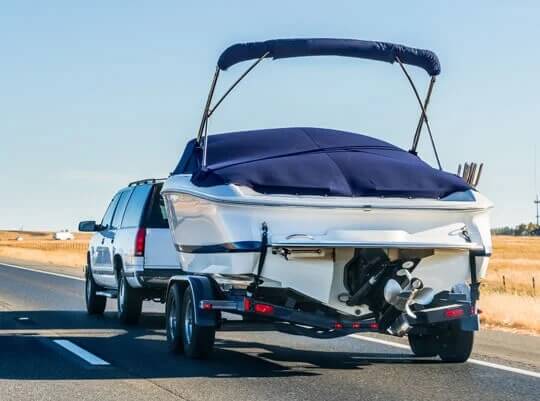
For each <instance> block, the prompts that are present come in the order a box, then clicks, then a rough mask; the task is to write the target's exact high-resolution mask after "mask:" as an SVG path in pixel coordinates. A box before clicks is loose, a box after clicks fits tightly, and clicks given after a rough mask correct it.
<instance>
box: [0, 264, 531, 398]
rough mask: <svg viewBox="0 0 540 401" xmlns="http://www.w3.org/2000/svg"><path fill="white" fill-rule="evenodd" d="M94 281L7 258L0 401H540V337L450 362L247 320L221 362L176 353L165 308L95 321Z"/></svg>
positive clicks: (1, 276) (502, 342) (493, 337)
mask: <svg viewBox="0 0 540 401" xmlns="http://www.w3.org/2000/svg"><path fill="white" fill-rule="evenodd" d="M83 288H84V283H83V281H81V280H80V279H74V278H67V277H61V276H55V275H50V274H44V273H39V272H33V271H28V270H21V269H17V268H14V267H9V266H6V265H1V264H0V400H2V401H11V400H17V401H24V400H55V401H60V400H69V401H73V400H77V401H84V400H92V401H95V400H99V401H106V400H115V401H120V400H130V401H135V400H145V401H148V400H155V401H158V400H204V401H212V400H235V401H236V400H280V401H283V400H321V401H330V400H379V399H380V400H384V401H389V400H430V401H432V400H459V399H462V400H470V399H473V400H475V401H479V400H489V401H495V400H520V401H525V400H538V399H540V341H539V340H538V338H537V337H532V336H522V335H516V334H509V333H499V332H492V331H486V332H481V333H479V335H478V336H477V342H476V345H475V353H474V362H472V363H471V362H469V363H465V364H443V363H441V362H440V361H439V360H437V359H430V358H427V359H418V358H414V357H413V356H412V355H411V352H410V350H408V349H407V347H403V345H401V347H400V343H399V340H396V339H394V338H391V337H381V336H371V337H367V339H366V337H365V336H362V337H361V338H357V337H346V338H342V339H335V340H313V339H309V338H303V337H295V336H288V335H285V334H281V333H276V332H274V331H272V330H269V329H267V328H265V327H264V326H256V327H252V326H246V325H243V324H242V323H240V322H237V323H231V324H230V325H229V327H228V328H225V329H224V331H220V332H219V333H218V338H217V344H216V350H215V352H214V354H213V356H212V358H211V359H210V360H207V361H192V360H188V359H186V358H184V357H183V356H178V355H170V354H168V353H167V350H166V342H165V336H164V319H163V315H162V311H163V306H161V305H159V304H148V306H147V307H145V308H146V309H145V314H144V317H143V319H142V321H141V323H140V324H139V325H138V326H136V327H133V328H129V329H126V328H125V327H122V326H121V325H119V324H118V322H117V321H116V319H115V313H114V311H115V306H114V303H113V302H111V301H109V303H110V305H109V306H108V309H107V313H106V314H105V316H104V317H89V316H87V315H86V314H85V312H84V299H83ZM248 328H251V330H249V331H248V330H247V329H248ZM58 340H60V341H58ZM66 340H67V341H66ZM373 341H395V342H396V343H397V346H394V345H388V344H384V343H380V342H373ZM401 344H402V343H401ZM73 346H76V347H79V348H76V349H75V353H74V352H73ZM64 347H68V348H70V349H72V350H71V351H70V350H68V349H65V348H64ZM79 355H82V356H83V357H86V358H87V359H88V358H89V360H90V362H92V363H97V364H92V363H89V362H87V361H86V360H84V359H83V358H81V356H79ZM99 363H102V364H106V365H99ZM486 364H487V365H489V366H486ZM490 364H494V365H490Z"/></svg>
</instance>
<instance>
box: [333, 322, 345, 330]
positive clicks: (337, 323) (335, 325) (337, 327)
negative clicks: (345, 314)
mask: <svg viewBox="0 0 540 401" xmlns="http://www.w3.org/2000/svg"><path fill="white" fill-rule="evenodd" d="M342 328H343V323H340V322H335V323H334V329H335V330H341V329H342Z"/></svg>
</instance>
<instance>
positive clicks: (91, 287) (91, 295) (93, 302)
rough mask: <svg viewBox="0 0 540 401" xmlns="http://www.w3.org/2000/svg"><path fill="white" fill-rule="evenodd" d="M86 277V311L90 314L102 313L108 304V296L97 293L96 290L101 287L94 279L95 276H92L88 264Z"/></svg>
mask: <svg viewBox="0 0 540 401" xmlns="http://www.w3.org/2000/svg"><path fill="white" fill-rule="evenodd" d="M85 278H86V280H85V289H84V294H85V297H84V298H85V301H86V311H87V312H88V314H89V315H102V314H103V312H105V307H106V306H107V298H105V297H104V296H102V295H96V292H97V291H98V290H99V289H100V288H99V287H98V285H97V284H96V282H95V281H94V277H92V272H91V271H90V266H86V274H85Z"/></svg>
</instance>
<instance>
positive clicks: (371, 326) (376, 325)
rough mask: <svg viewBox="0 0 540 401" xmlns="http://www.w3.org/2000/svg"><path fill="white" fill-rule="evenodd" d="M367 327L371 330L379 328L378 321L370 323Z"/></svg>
mask: <svg viewBox="0 0 540 401" xmlns="http://www.w3.org/2000/svg"><path fill="white" fill-rule="evenodd" d="M369 328H370V329H372V330H379V323H370V324H369Z"/></svg>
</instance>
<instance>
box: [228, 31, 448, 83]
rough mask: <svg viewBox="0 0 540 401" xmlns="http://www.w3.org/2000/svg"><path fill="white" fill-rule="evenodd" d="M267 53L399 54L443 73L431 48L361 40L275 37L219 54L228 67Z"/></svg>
mask: <svg viewBox="0 0 540 401" xmlns="http://www.w3.org/2000/svg"><path fill="white" fill-rule="evenodd" d="M267 53H268V54H267ZM265 54H267V56H266V57H269V58H270V57H271V58H273V59H280V58H290V57H305V56H343V57H357V58H364V59H370V60H378V61H385V62H387V63H393V62H395V61H396V57H399V59H400V60H401V62H402V63H404V64H410V65H415V66H417V67H420V68H423V69H424V70H426V72H427V73H428V74H429V75H432V76H434V75H439V74H440V72H441V66H440V64H439V59H438V58H437V55H436V54H435V53H433V52H432V51H430V50H424V49H415V48H414V47H408V46H403V45H398V44H395V43H388V42H374V41H369V40H357V39H274V40H267V41H264V42H251V43H238V44H235V45H232V46H230V47H229V48H227V49H225V51H224V52H223V53H222V54H221V56H220V57H219V60H218V67H219V68H220V69H221V70H226V69H228V68H229V67H230V66H232V65H234V64H236V63H240V62H242V61H246V60H253V59H258V58H261V57H262V56H264V55H265Z"/></svg>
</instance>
